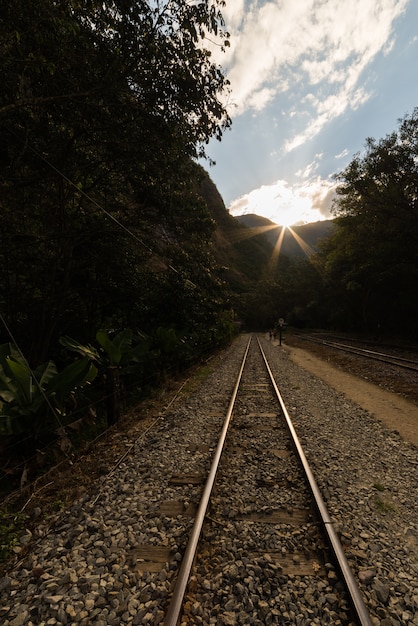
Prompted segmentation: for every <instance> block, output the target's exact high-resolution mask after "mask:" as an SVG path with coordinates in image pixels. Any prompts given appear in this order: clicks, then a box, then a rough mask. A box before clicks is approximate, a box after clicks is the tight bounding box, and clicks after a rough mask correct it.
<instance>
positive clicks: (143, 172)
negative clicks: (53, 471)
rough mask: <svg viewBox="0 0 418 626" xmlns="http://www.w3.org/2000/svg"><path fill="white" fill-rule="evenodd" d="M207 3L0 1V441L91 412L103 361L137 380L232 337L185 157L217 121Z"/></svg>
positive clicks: (214, 8) (130, 381)
mask: <svg viewBox="0 0 418 626" xmlns="http://www.w3.org/2000/svg"><path fill="white" fill-rule="evenodd" d="M221 4H222V3H221V2H219V3H218V2H217V1H215V2H212V1H209V0H201V1H199V2H193V3H189V2H186V1H185V0H174V1H171V0H170V2H161V3H154V2H149V1H148V0H146V1H142V0H140V1H136V2H125V0H113V1H109V2H102V1H100V2H99V1H96V0H89V1H87V2H85V1H84V0H83V2H79V1H78V0H60V1H57V2H55V1H54V2H53V1H51V0H36V1H34V0H30V1H29V2H28V1H27V0H24V1H23V0H18V1H17V2H13V3H6V4H5V6H3V7H2V13H1V16H0V57H1V64H0V78H1V84H2V90H1V93H0V133H1V142H0V167H1V169H0V189H1V194H0V211H1V215H0V219H1V224H0V313H1V325H0V345H1V348H0V364H1V365H0V392H1V394H0V395H1V401H0V408H1V418H0V422H1V423H0V435H2V437H3V439H2V442H3V443H4V438H6V439H7V442H8V443H9V444H10V439H8V438H10V437H11V438H13V437H17V436H19V437H22V436H24V435H25V434H27V435H28V439H29V444H30V445H33V442H34V441H35V442H36V445H37V446H38V447H42V445H43V444H46V442H48V441H49V439H50V438H51V431H53V430H54V431H57V430H59V431H60V433H61V436H64V435H63V433H64V430H65V429H64V430H63V428H64V427H65V425H66V424H67V422H69V421H71V422H73V421H74V420H75V419H76V418H77V419H82V418H83V419H84V418H85V419H86V420H88V421H91V420H92V419H93V413H94V414H96V413H97V412H98V411H99V412H100V409H101V404H100V402H99V399H100V398H102V399H103V396H104V392H103V390H102V381H103V378H104V376H105V375H106V376H107V377H109V372H108V369H107V368H108V367H118V368H121V369H122V365H124V366H125V367H124V368H123V374H124V380H123V384H124V388H125V390H126V393H127V394H128V395H129V393H132V394H134V393H138V392H141V390H142V389H144V388H145V387H147V386H148V385H151V384H155V382H156V381H158V380H159V379H160V378H161V376H163V375H164V374H165V372H166V371H167V370H169V369H170V370H171V371H173V370H178V369H179V368H181V367H185V366H187V365H189V364H190V363H191V362H193V360H195V359H196V358H197V356H198V355H201V354H202V353H206V352H208V351H210V350H211V349H213V347H214V346H216V345H219V343H220V342H221V341H223V340H225V339H227V338H229V337H230V335H231V332H232V329H233V327H234V324H233V313H231V311H230V302H229V296H228V293H227V291H226V288H225V285H224V282H223V281H222V279H221V278H220V275H219V271H218V266H217V263H216V261H215V259H214V257H213V254H212V251H211V248H210V245H208V242H210V241H211V240H212V238H213V237H214V232H215V224H214V220H213V218H212V216H211V214H210V212H209V209H208V207H207V203H206V202H205V201H204V199H203V198H202V194H201V190H200V187H201V184H202V179H203V177H204V173H203V171H202V169H201V168H200V167H199V166H197V165H196V158H197V157H202V156H203V155H204V153H205V149H204V147H205V144H206V143H207V142H208V140H209V139H210V138H211V137H216V138H218V139H220V138H221V136H222V133H223V132H224V130H225V129H227V128H228V127H229V125H230V119H229V117H228V115H227V113H226V111H225V109H224V107H223V105H222V103H221V96H222V94H223V93H224V92H225V91H226V90H227V89H228V84H227V81H226V80H225V78H224V75H223V73H222V71H221V68H219V67H218V66H217V65H215V64H214V63H213V62H212V61H211V56H210V53H209V52H208V51H207V50H206V48H205V45H204V42H205V38H206V37H209V38H211V39H212V40H217V41H218V43H219V45H221V46H224V45H227V44H228V33H227V32H226V31H225V29H224V24H223V20H222V16H221V14H220V12H219V8H220V6H221ZM99 331H100V332H99ZM92 407H94V409H93V408H92ZM55 434H56V433H55ZM19 441H21V439H20V440H19ZM29 444H28V447H30V445H29ZM21 451H23V449H22V446H19V453H20V452H21Z"/></svg>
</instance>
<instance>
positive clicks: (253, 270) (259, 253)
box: [201, 172, 272, 292]
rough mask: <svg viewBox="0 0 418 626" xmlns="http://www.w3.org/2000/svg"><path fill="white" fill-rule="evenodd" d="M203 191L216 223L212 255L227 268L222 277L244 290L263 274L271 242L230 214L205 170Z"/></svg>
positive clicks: (233, 285)
mask: <svg viewBox="0 0 418 626" xmlns="http://www.w3.org/2000/svg"><path fill="white" fill-rule="evenodd" d="M201 194H202V196H203V198H204V200H205V201H206V203H207V205H208V208H209V211H210V214H211V216H212V218H213V219H214V221H215V222H216V231H215V236H214V247H213V254H214V256H215V259H216V261H217V263H218V264H219V265H220V266H221V267H223V268H224V274H223V278H224V279H225V280H226V281H227V282H228V283H229V284H230V286H231V288H232V289H233V290H234V291H239V292H241V291H243V290H244V291H245V290H246V289H247V288H248V286H249V285H250V284H252V283H253V282H254V281H256V280H258V279H259V277H260V275H261V274H262V273H263V271H264V268H265V267H266V265H267V263H268V260H269V258H270V256H271V253H272V247H271V244H270V242H269V241H268V240H266V238H265V237H264V236H263V235H254V233H253V232H251V230H250V229H248V228H247V227H246V226H245V225H244V224H240V223H239V222H238V221H237V220H236V219H235V218H234V217H232V215H230V214H229V212H228V211H227V209H226V208H225V204H224V201H223V200H222V197H221V195H220V194H219V192H218V190H217V188H216V185H215V184H214V183H213V181H212V180H211V179H210V177H209V175H208V174H207V173H206V172H204V177H203V182H202V184H201Z"/></svg>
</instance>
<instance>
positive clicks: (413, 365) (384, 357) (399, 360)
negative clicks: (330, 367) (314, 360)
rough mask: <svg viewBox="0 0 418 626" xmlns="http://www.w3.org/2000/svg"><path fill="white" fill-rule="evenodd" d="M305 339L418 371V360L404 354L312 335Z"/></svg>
mask: <svg viewBox="0 0 418 626" xmlns="http://www.w3.org/2000/svg"><path fill="white" fill-rule="evenodd" d="M301 336H302V335H301ZM302 337H303V339H304V340H305V341H311V342H312V343H318V344H319V345H323V346H328V347H330V348H334V349H335V350H341V351H342V352H349V353H351V354H356V355H357V356H363V357H365V358H368V359H373V360H374V361H380V362H381V363H386V364H388V365H394V366H395V367H402V368H404V369H408V370H411V371H413V372H418V362H417V361H414V360H413V359H408V358H406V357H402V356H396V355H394V354H387V353H386V352H376V351H375V350H368V349H367V348H360V347H357V346H349V345H347V344H344V343H337V342H335V341H328V340H326V339H318V338H316V337H311V336H302Z"/></svg>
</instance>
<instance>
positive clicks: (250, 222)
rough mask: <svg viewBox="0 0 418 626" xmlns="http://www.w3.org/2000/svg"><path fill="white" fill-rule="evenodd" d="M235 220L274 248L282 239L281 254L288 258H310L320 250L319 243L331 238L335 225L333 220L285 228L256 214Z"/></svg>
mask: <svg viewBox="0 0 418 626" xmlns="http://www.w3.org/2000/svg"><path fill="white" fill-rule="evenodd" d="M234 219H236V220H237V221H238V222H239V223H240V224H243V225H244V226H246V227H247V228H248V229H250V230H251V231H253V232H254V234H255V235H257V236H259V235H260V236H262V237H264V238H265V239H266V240H267V241H268V242H269V243H270V244H271V245H272V246H276V244H277V242H278V241H279V239H280V238H282V241H281V248H280V252H281V254H283V255H286V256H288V257H306V256H310V254H312V253H313V252H315V251H317V250H318V245H319V242H320V241H321V240H322V239H325V238H327V237H329V235H330V234H331V232H332V229H333V225H334V223H333V220H322V221H318V222H309V223H307V224H300V225H297V226H291V227H284V226H280V225H279V224H276V223H275V222H272V221H271V220H269V219H267V218H266V217H262V216H261V215H257V214H256V213H247V214H245V215H238V216H235V218H234ZM283 229H284V232H283V233H282V231H283Z"/></svg>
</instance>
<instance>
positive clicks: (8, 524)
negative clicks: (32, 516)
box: [0, 511, 28, 561]
mask: <svg viewBox="0 0 418 626" xmlns="http://www.w3.org/2000/svg"><path fill="white" fill-rule="evenodd" d="M27 519H28V516H27V515H25V514H24V513H13V512H9V511H0V561H6V560H7V559H8V558H9V557H10V556H11V554H12V551H13V548H14V547H15V546H17V545H18V544H19V537H20V536H21V534H22V531H23V530H24V528H25V523H26V520H27Z"/></svg>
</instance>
